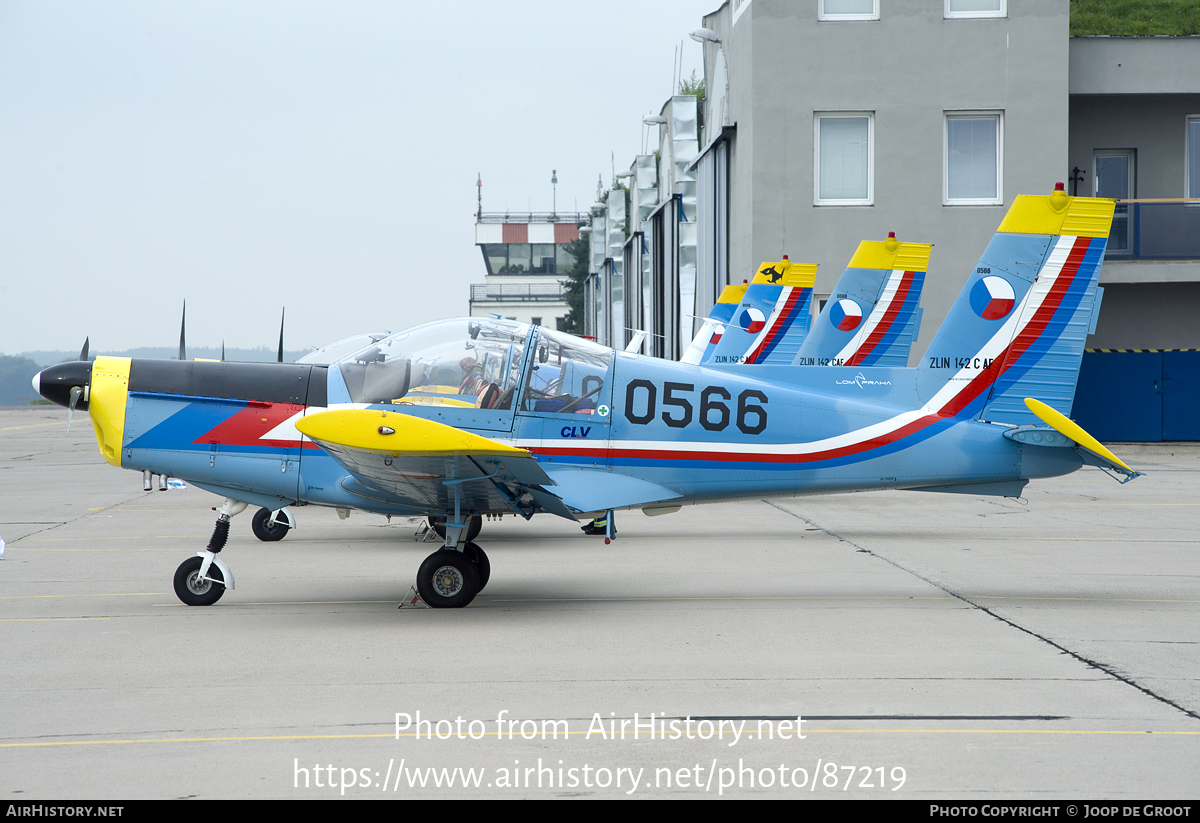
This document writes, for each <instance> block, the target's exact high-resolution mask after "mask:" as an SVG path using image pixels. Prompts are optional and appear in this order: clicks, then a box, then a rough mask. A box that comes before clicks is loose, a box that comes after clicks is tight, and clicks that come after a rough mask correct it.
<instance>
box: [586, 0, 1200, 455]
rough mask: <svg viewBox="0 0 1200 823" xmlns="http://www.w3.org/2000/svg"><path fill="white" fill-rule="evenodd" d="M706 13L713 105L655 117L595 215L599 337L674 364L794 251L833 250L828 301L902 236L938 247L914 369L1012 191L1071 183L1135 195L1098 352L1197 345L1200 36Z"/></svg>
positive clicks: (1052, 12) (919, 5) (962, 12)
mask: <svg viewBox="0 0 1200 823" xmlns="http://www.w3.org/2000/svg"><path fill="white" fill-rule="evenodd" d="M702 24H703V28H701V29H699V30H697V31H695V32H693V33H692V37H693V39H695V40H697V41H699V42H700V43H701V47H702V48H703V50H704V75H705V77H704V79H705V89H706V96H705V98H704V100H703V102H702V103H701V104H700V105H697V103H696V98H695V97H692V96H688V95H677V96H675V97H672V98H670V99H669V100H667V101H666V102H665V103H664V104H663V106H662V109H661V111H660V114H659V115H658V116H657V117H649V118H647V119H646V122H647V123H653V124H655V125H657V126H658V129H659V141H658V151H657V152H656V154H654V155H646V156H642V157H638V158H635V160H634V162H633V164H632V165H631V167H630V170H629V172H626V173H625V177H626V180H628V181H633V180H636V181H637V184H636V186H633V185H631V184H630V183H628V182H626V183H620V181H614V183H615V184H617V185H615V186H614V190H613V191H612V192H611V193H609V194H608V195H606V198H604V199H603V200H602V202H598V203H597V205H596V207H594V208H593V210H592V215H593V216H592V223H593V226H592V228H593V232H592V237H593V271H594V272H595V275H594V277H593V279H592V281H591V284H590V286H591V288H590V292H589V294H590V296H591V299H592V301H593V302H592V305H593V308H594V312H593V313H592V314H591V315H589V317H590V318H591V331H592V333H594V334H595V335H596V336H597V337H598V338H599V339H601V340H602V341H604V342H607V343H609V344H611V345H613V346H617V347H621V346H623V345H625V343H626V341H628V340H629V339H630V335H631V333H632V330H633V329H646V330H647V331H649V332H650V333H651V337H650V339H651V341H652V344H651V349H650V351H652V353H654V354H657V355H660V356H666V357H677V356H679V353H680V352H681V351H682V348H683V346H685V345H686V343H687V341H688V340H689V339H690V338H691V336H692V334H693V333H694V331H695V330H696V329H697V328H698V323H699V320H698V318H702V317H704V316H705V315H706V314H707V313H708V312H709V310H710V309H711V307H712V304H713V302H714V301H715V299H716V297H717V296H718V295H719V294H720V292H721V289H722V288H723V287H724V286H725V285H726V284H730V283H738V282H740V281H741V280H742V279H744V278H748V277H750V276H751V275H752V273H753V272H754V271H755V270H756V268H757V266H758V264H759V263H760V262H761V261H764V260H778V259H780V257H781V256H782V255H784V254H787V255H789V257H790V258H791V259H792V260H793V261H796V262H806V263H818V264H819V265H820V268H819V270H818V274H817V282H816V293H817V295H816V296H817V299H816V300H814V303H813V305H814V310H817V309H819V307H820V306H821V305H823V302H824V298H826V297H828V294H829V292H830V290H831V289H832V286H833V284H834V282H835V281H836V280H837V278H838V276H839V275H840V274H841V272H842V270H843V268H844V267H845V265H846V263H847V261H848V260H849V259H850V256H851V255H852V254H853V252H854V250H855V248H856V247H857V245H858V243H859V241H861V240H865V239H882V238H884V237H886V236H887V233H888V232H889V231H894V232H896V235H897V237H898V238H900V239H901V240H905V241H912V242H921V243H932V244H934V249H933V253H932V257H931V260H930V268H929V273H928V276H927V278H926V284H925V290H924V294H923V296H922V300H921V303H922V306H923V307H924V319H923V323H922V327H921V329H920V333H919V336H918V339H917V342H916V343H915V344H914V346H913V354H912V357H911V358H910V363H915V362H916V360H917V358H918V357H919V355H920V354H921V352H923V351H924V349H925V348H926V346H927V345H928V343H929V341H930V340H931V339H932V337H933V336H934V334H935V333H936V331H937V328H938V326H939V325H940V324H941V322H942V320H943V319H944V317H945V315H946V313H947V311H948V310H949V308H950V306H951V305H952V303H953V301H954V300H955V298H956V297H957V295H958V293H959V291H960V290H961V288H962V285H963V283H964V282H965V281H966V278H967V276H968V274H969V272H970V271H971V269H972V268H973V266H974V264H975V263H976V261H977V260H978V258H979V254H980V252H981V251H982V250H983V248H984V247H985V246H986V244H987V242H988V240H989V239H990V238H991V236H992V234H993V233H994V232H995V230H996V227H997V226H998V225H999V223H1000V221H1001V219H1002V218H1003V216H1004V214H1005V213H1006V211H1007V210H1008V207H1009V206H1010V205H1011V204H1012V202H1013V199H1014V198H1015V197H1016V196H1017V195H1018V194H1042V193H1048V192H1050V191H1051V190H1052V189H1053V187H1054V184H1055V183H1056V182H1060V181H1061V182H1066V183H1067V185H1068V191H1072V190H1073V191H1075V192H1077V193H1078V194H1080V195H1095V196H1103V197H1113V198H1116V199H1118V200H1120V201H1122V202H1120V203H1119V204H1118V207H1117V217H1116V220H1115V221H1114V227H1113V234H1112V237H1111V238H1110V242H1109V247H1108V252H1107V254H1106V262H1105V266H1104V270H1103V274H1102V277H1101V285H1102V286H1103V287H1104V289H1105V294H1104V297H1103V302H1102V307H1101V312H1100V317H1099V325H1098V327H1097V330H1096V334H1095V335H1094V336H1093V338H1092V339H1091V340H1090V341H1089V347H1090V348H1094V349H1097V350H1099V349H1118V348H1119V349H1156V350H1164V349H1173V350H1179V349H1194V348H1200V322H1197V321H1196V319H1195V318H1197V317H1198V316H1200V202H1195V200H1196V199H1200V38H1195V37H1079V38H1072V37H1070V36H1069V24H1070V3H1069V2H1068V0H727V2H725V3H723V4H721V5H720V7H719V8H717V9H716V10H715V11H713V12H712V13H711V14H708V15H706V16H705V17H704V18H703V20H702ZM618 176H619V177H621V175H618ZM618 194H619V195H620V196H619V197H618ZM618 201H619V203H618ZM618 211H619V216H618ZM600 235H603V238H604V239H603V242H598V240H597V238H598V236H600ZM1193 354H1194V353H1193ZM1197 356H1198V357H1200V355H1197ZM1181 362H1182V361H1181ZM1093 365H1094V364H1093ZM1085 366H1087V363H1086V362H1085ZM1197 366H1198V367H1197V368H1196V374H1195V379H1194V380H1193V378H1191V377H1189V378H1187V379H1186V380H1183V379H1182V378H1180V379H1175V380H1172V379H1170V378H1169V377H1168V376H1167V375H1166V374H1165V373H1164V375H1163V381H1161V382H1160V381H1159V380H1158V379H1154V380H1152V381H1150V382H1147V384H1146V386H1145V387H1144V389H1145V391H1146V392H1148V393H1150V394H1161V393H1162V388H1161V387H1162V386H1167V387H1171V386H1180V385H1184V384H1187V385H1192V384H1200V364H1197ZM1189 368H1192V367H1190V366H1189ZM1136 369H1142V365H1138V366H1137V367H1136ZM1152 370H1153V367H1151V371H1152ZM1086 372H1087V369H1085V373H1086ZM1189 373H1190V372H1189ZM1089 379H1093V378H1089ZM1094 379H1095V380H1096V381H1097V382H1098V383H1101V384H1103V383H1105V382H1112V381H1111V380H1109V377H1108V376H1107V375H1104V374H1101V375H1099V376H1096V377H1094ZM1085 382H1086V381H1084V380H1083V379H1082V378H1081V389H1080V392H1081V394H1084V395H1086V392H1085V391H1084V389H1085V388H1086V387H1085V386H1084V383H1085ZM1139 391H1140V389H1139ZM1172 391H1173V389H1172ZM1168 393H1169V392H1168ZM1188 397H1190V395H1188ZM1183 398H1184V395H1180V396H1179V398H1177V399H1176V400H1174V401H1173V400H1171V399H1170V398H1167V399H1165V400H1162V401H1161V402H1162V403H1164V404H1166V405H1164V406H1163V415H1167V416H1169V415H1168V411H1167V406H1170V405H1171V404H1172V403H1175V404H1176V405H1178V404H1179V403H1183V402H1184V400H1183ZM1194 399H1196V400H1197V401H1200V396H1198V397H1197V398H1194ZM1088 402H1092V403H1096V404H1109V401H1108V399H1106V398H1100V399H1097V398H1095V397H1092V398H1091V399H1090V400H1089V401H1088ZM1155 402H1158V401H1155ZM1186 402H1191V401H1190V400H1187V401H1186ZM1078 405H1079V404H1078V403H1077V407H1078ZM1148 408H1149V407H1148ZM1181 408H1182V406H1181ZM1149 414H1150V415H1151V416H1153V415H1154V414H1157V412H1155V411H1153V409H1151V411H1150V412H1149ZM1192 416H1193V417H1195V415H1192ZM1195 436H1196V437H1200V425H1197V431H1196V435H1195Z"/></svg>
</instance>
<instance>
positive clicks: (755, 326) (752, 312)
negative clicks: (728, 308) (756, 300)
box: [738, 309, 767, 334]
mask: <svg viewBox="0 0 1200 823" xmlns="http://www.w3.org/2000/svg"><path fill="white" fill-rule="evenodd" d="M738 324H739V325H740V326H741V327H742V328H743V329H745V330H746V331H748V332H750V333H751V334H758V333H759V332H760V331H762V330H763V326H765V325H767V318H766V316H765V315H764V314H763V313H762V312H761V311H759V310H758V309H746V310H745V311H744V312H742V316H741V318H739V319H738Z"/></svg>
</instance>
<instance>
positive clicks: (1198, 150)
mask: <svg viewBox="0 0 1200 823" xmlns="http://www.w3.org/2000/svg"><path fill="white" fill-rule="evenodd" d="M1187 196H1188V197H1200V114H1194V115H1192V116H1191V117H1189V118H1188V119H1187Z"/></svg>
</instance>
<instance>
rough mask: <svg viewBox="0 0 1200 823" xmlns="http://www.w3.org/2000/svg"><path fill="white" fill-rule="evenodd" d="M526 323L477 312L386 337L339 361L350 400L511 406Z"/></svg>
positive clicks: (476, 406)
mask: <svg viewBox="0 0 1200 823" xmlns="http://www.w3.org/2000/svg"><path fill="white" fill-rule="evenodd" d="M529 328H530V327H529V325H527V324H525V323H515V322H513V321H510V320H492V319H488V318H481V317H474V318H460V319H457V320H441V321H438V322H436V323H427V324H426V325H424V326H418V327H417V328H415V329H409V330H408V331H403V332H398V333H396V334H393V335H390V336H388V337H385V338H383V339H382V340H379V341H377V342H375V343H373V344H372V345H370V346H366V347H365V348H362V349H360V350H359V351H357V352H355V353H354V354H352V355H350V356H349V357H346V358H343V359H342V360H341V362H340V363H339V364H338V367H339V368H340V369H341V372H342V378H343V380H345V382H346V388H347V390H348V391H349V392H350V399H351V402H354V403H372V404H396V405H420V406H455V407H460V408H484V409H508V408H512V404H513V397H514V396H515V394H516V390H517V386H518V384H519V381H520V376H521V365H522V363H523V362H524V359H525V344H526V340H527V339H528V337H529Z"/></svg>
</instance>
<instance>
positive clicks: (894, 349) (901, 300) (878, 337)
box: [793, 234, 933, 366]
mask: <svg viewBox="0 0 1200 823" xmlns="http://www.w3.org/2000/svg"><path fill="white" fill-rule="evenodd" d="M932 248H933V247H932V246H931V245H930V244H928V243H901V242H899V241H898V240H896V237H895V235H894V234H891V235H889V236H888V239H887V240H883V241H877V240H864V241H863V242H862V243H860V244H859V246H858V250H857V251H855V252H854V256H853V257H852V258H850V263H849V264H848V265H847V266H846V270H845V271H844V272H842V276H841V277H840V278H838V282H837V285H835V286H834V289H833V292H832V294H831V295H830V298H829V302H828V303H826V304H825V308H824V309H823V310H822V311H821V314H820V316H819V317H817V320H816V322H815V323H814V324H813V329H812V333H811V334H810V335H809V336H808V338H807V339H806V340H805V341H804V344H803V345H802V346H801V347H800V350H799V352H798V353H797V355H796V358H795V360H794V361H793V362H794V363H796V364H797V365H806V366H824V365H830V366H907V365H908V352H909V349H911V348H912V343H913V340H914V338H915V337H916V333H917V324H918V322H919V319H920V308H919V304H920V301H921V289H922V287H923V286H924V284H925V272H926V271H927V270H928V269H929V252H930V249H932Z"/></svg>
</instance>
